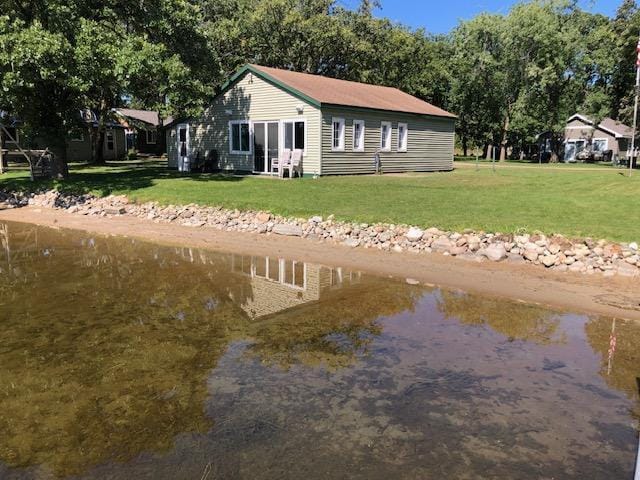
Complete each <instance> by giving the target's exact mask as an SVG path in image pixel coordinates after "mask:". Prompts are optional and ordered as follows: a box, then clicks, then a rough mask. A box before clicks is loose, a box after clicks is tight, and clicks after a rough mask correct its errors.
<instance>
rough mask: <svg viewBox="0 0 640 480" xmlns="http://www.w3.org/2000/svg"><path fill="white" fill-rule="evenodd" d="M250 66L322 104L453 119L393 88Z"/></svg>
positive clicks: (453, 116) (450, 115)
mask: <svg viewBox="0 0 640 480" xmlns="http://www.w3.org/2000/svg"><path fill="white" fill-rule="evenodd" d="M250 68H251V69H252V70H258V71H259V72H262V73H264V74H266V75H267V76H268V77H271V78H272V79H273V80H275V81H276V82H279V83H282V84H284V85H286V86H288V87H290V88H292V89H294V90H297V91H298V92H300V93H302V94H303V95H306V96H308V97H311V98H312V99H314V100H316V101H317V102H319V103H321V104H329V105H340V106H345V107H359V108H371V109H375V110H388V111H393V112H403V113H416V114H420V115H433V116H438V117H448V118H455V115H453V114H452V113H449V112H447V111H445V110H443V109H441V108H438V107H436V106H435V105H432V104H430V103H428V102H425V101H423V100H420V99H419V98H416V97H414V96H412V95H409V94H408V93H405V92H403V91H402V90H399V89H397V88H393V87H383V86H379V85H370V84H366V83H359V82H350V81H347V80H338V79H336V78H329V77H323V76H321V75H311V74H308V73H299V72H292V71H290V70H281V69H278V68H271V67H263V66H261V65H250Z"/></svg>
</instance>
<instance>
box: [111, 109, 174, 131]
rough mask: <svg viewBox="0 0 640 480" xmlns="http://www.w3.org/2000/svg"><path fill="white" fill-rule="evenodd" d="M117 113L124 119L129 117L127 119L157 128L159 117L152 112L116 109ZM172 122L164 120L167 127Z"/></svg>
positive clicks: (169, 119) (156, 113)
mask: <svg viewBox="0 0 640 480" xmlns="http://www.w3.org/2000/svg"><path fill="white" fill-rule="evenodd" d="M117 111H118V112H120V113H121V114H122V115H124V116H125V117H129V118H132V119H134V120H139V121H141V122H144V123H147V124H149V125H152V126H154V127H157V126H158V125H160V117H159V115H158V112H156V111H153V110H137V109H134V108H118V109H117ZM172 121H173V118H171V117H167V118H166V119H165V120H164V124H165V125H168V124H169V123H171V122H172Z"/></svg>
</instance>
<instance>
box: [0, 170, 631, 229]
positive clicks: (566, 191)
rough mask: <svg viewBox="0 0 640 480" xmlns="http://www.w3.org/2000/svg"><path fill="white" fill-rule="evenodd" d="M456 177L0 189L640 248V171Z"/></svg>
mask: <svg viewBox="0 0 640 480" xmlns="http://www.w3.org/2000/svg"><path fill="white" fill-rule="evenodd" d="M624 172H625V171H624V170H616V169H611V168H610V169H602V170H600V171H598V172H594V171H593V170H592V169H585V171H580V170H572V171H568V170H564V169H558V168H555V167H547V168H545V167H540V168H537V169H533V168H531V169H524V168H505V169H498V170H497V171H496V172H495V173H494V172H493V171H492V170H491V169H480V170H479V171H476V170H475V169H473V168H461V169H458V170H456V171H454V172H450V173H434V174H411V175H388V176H353V177H326V178H320V179H316V180H314V179H301V180H293V181H289V180H287V181H279V180H276V179H268V178H259V177H251V176H249V177H232V176H223V175H213V174H211V175H181V174H179V173H177V172H175V171H170V170H167V168H166V167H164V166H160V165H158V164H147V163H144V162H134V163H130V164H126V165H120V166H107V167H87V166H80V167H76V168H75V169H73V171H72V175H71V177H70V179H69V180H68V181H66V182H63V183H57V182H53V181H40V182H37V183H36V184H33V183H31V182H30V181H29V180H28V176H27V174H26V172H10V173H8V174H5V175H3V176H1V177H0V189H5V190H8V189H21V190H27V189H33V188H34V187H40V186H48V187H52V186H55V187H58V188H59V189H62V190H66V191H73V192H92V193H94V194H96V195H100V196H105V195H109V194H125V195H128V196H129V197H130V198H132V199H134V200H137V201H141V202H142V201H150V200H152V201H158V202H160V203H162V204H188V203H198V204H201V205H222V206H225V207H227V208H238V209H260V210H268V211H271V212H273V213H277V214H282V215H287V216H298V217H308V216H310V215H323V216H327V215H329V214H334V215H335V216H336V218H338V219H343V220H354V221H359V222H366V223H375V222H389V223H404V224H414V225H421V226H437V227H440V228H444V229H452V230H462V229H465V228H472V229H476V230H485V231H491V232H524V231H526V232H535V231H540V232H544V233H547V234H551V233H562V234H564V235H568V236H582V237H585V236H588V237H594V238H607V239H611V240H621V241H632V240H640V208H639V207H640V172H635V173H634V175H633V177H632V178H628V177H626V176H625V175H626V173H624Z"/></svg>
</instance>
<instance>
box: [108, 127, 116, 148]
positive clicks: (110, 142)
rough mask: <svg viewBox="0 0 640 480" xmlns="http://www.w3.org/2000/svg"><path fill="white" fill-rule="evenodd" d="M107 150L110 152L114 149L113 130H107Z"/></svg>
mask: <svg viewBox="0 0 640 480" xmlns="http://www.w3.org/2000/svg"><path fill="white" fill-rule="evenodd" d="M106 140H107V150H109V151H110V152H112V151H113V150H115V148H116V137H115V136H114V134H113V130H107V136H106Z"/></svg>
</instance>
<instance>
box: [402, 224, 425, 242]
mask: <svg viewBox="0 0 640 480" xmlns="http://www.w3.org/2000/svg"><path fill="white" fill-rule="evenodd" d="M404 236H405V237H407V240H409V241H410V242H417V241H418V240H420V239H421V238H422V237H423V236H424V232H423V231H422V230H420V229H419V228H416V227H411V228H410V229H409V231H408V232H407V233H405V235H404Z"/></svg>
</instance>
